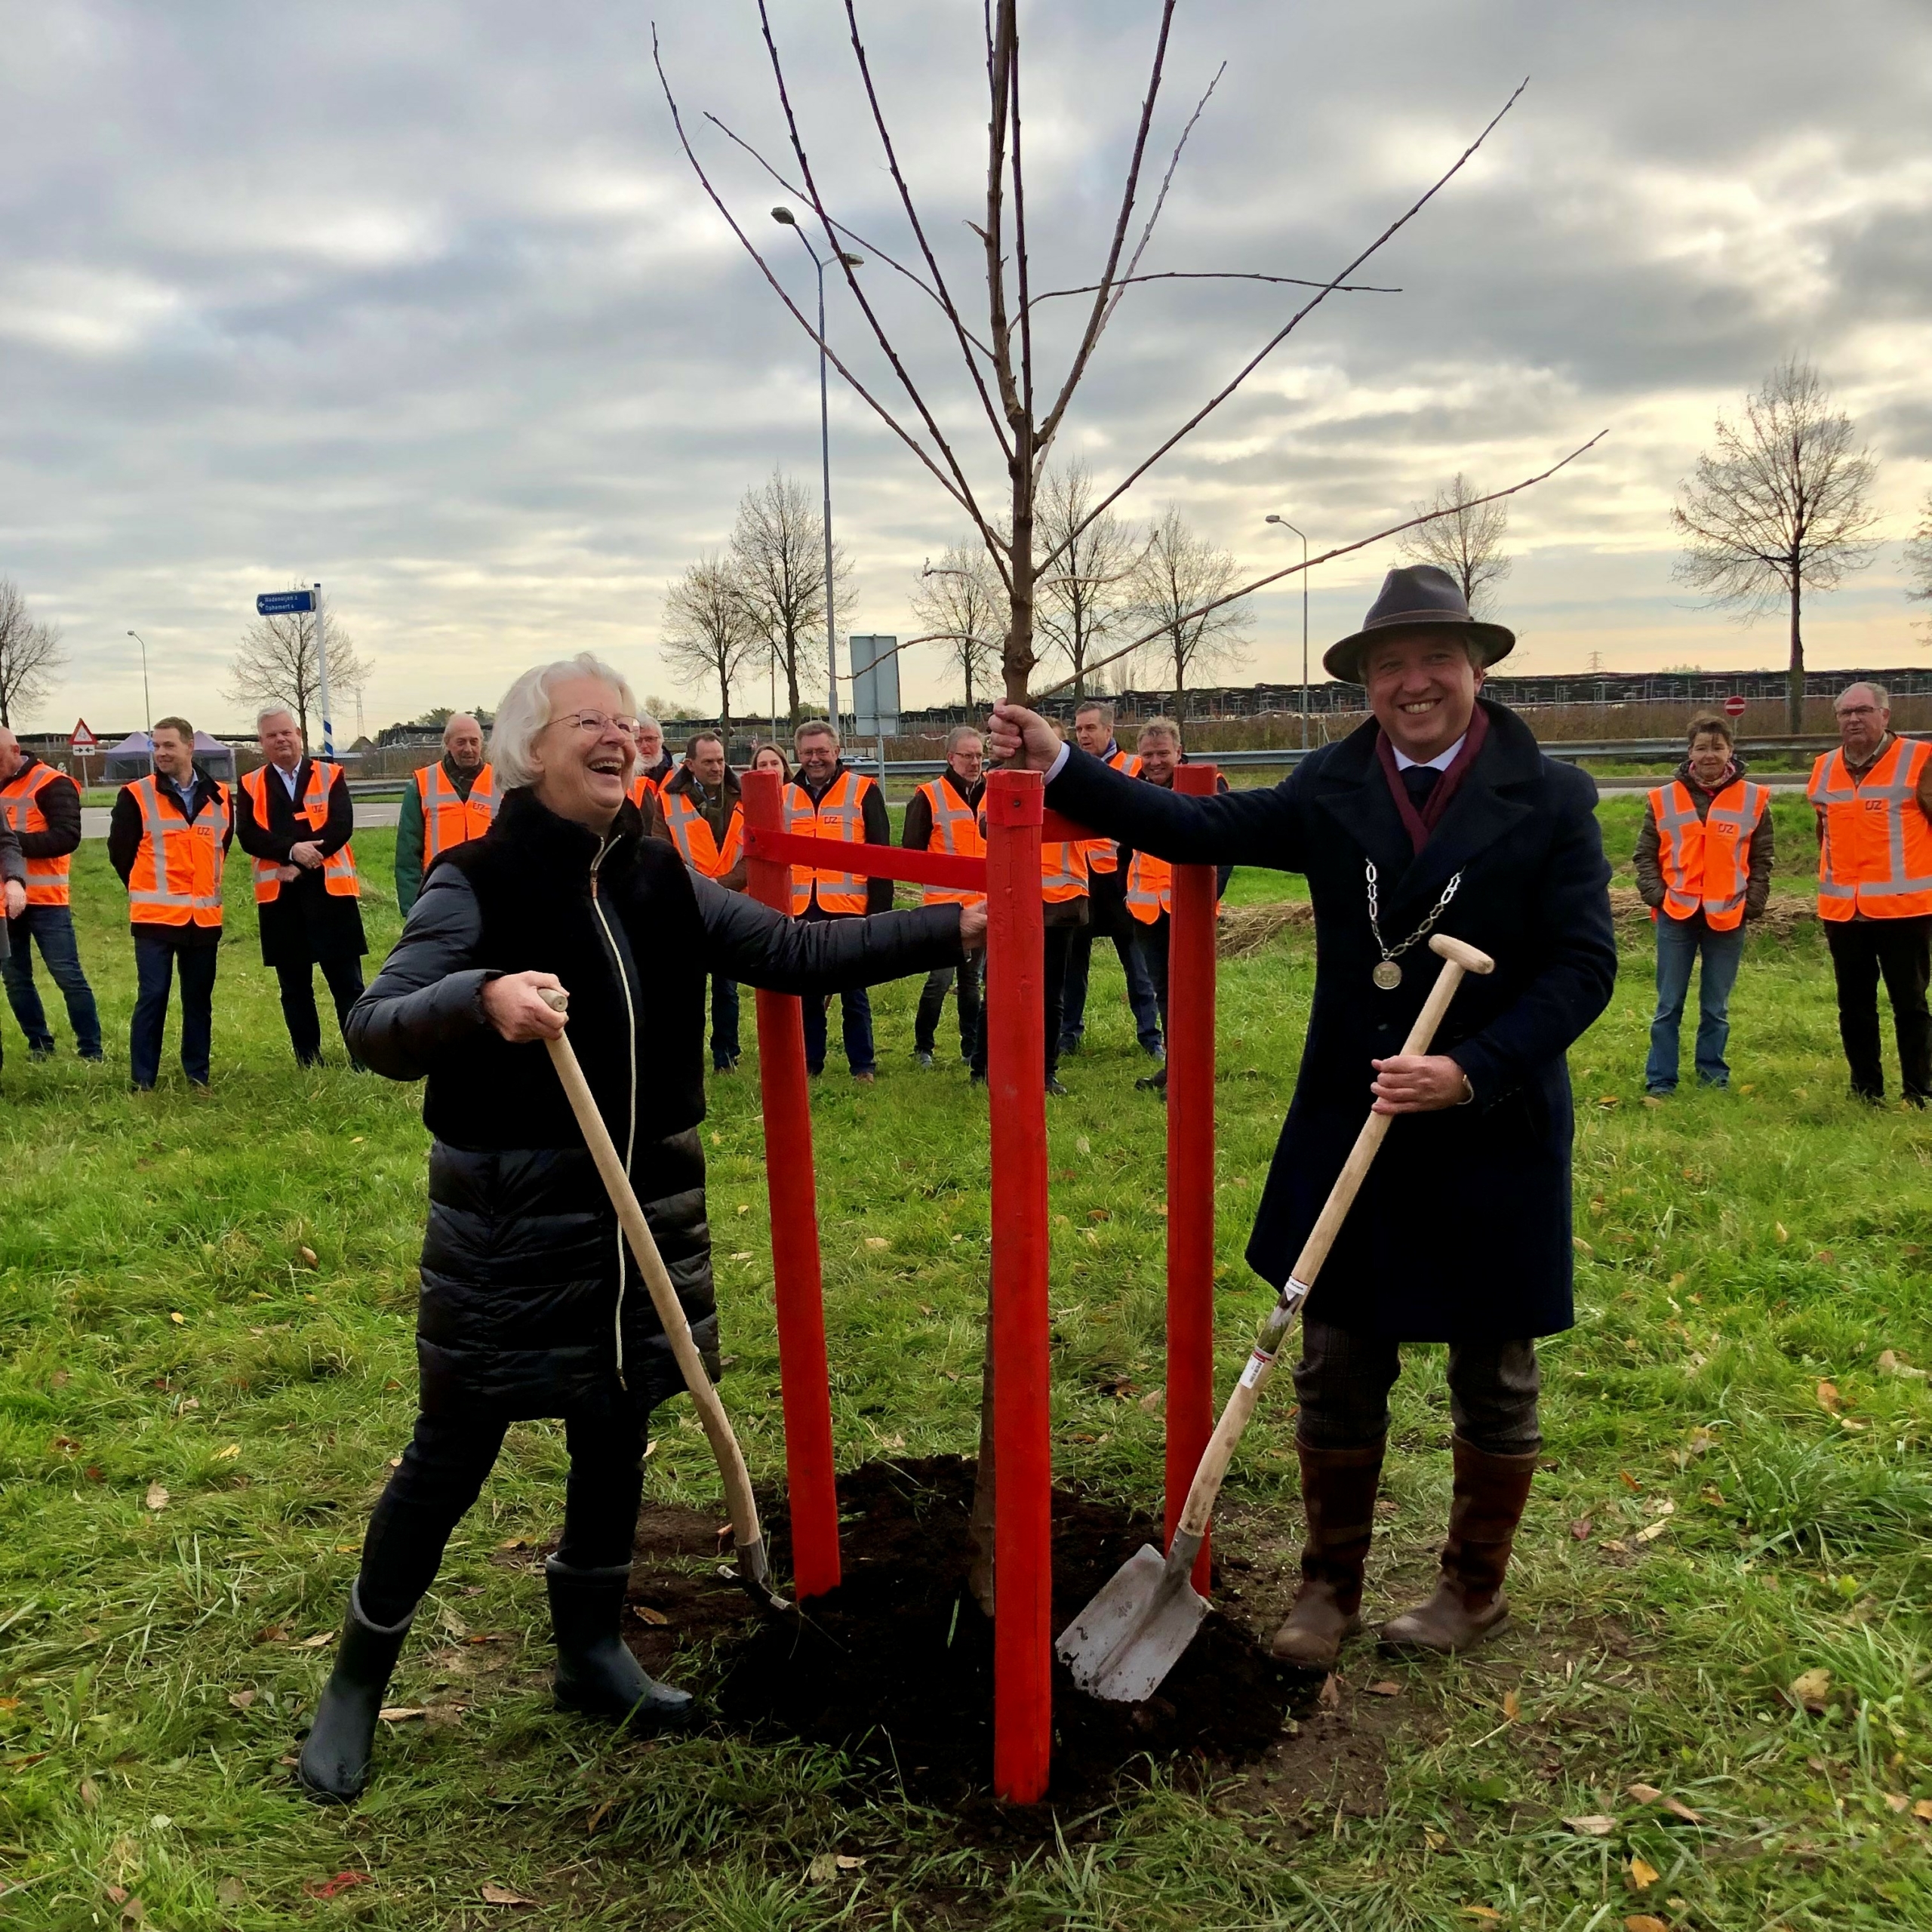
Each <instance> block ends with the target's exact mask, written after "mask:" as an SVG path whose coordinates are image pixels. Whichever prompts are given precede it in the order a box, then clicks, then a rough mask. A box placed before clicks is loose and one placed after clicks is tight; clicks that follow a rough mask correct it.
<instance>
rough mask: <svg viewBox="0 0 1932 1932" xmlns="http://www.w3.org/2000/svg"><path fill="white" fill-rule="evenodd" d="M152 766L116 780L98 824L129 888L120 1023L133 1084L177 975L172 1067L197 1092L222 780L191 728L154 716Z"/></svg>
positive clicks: (207, 1023) (228, 814) (222, 832)
mask: <svg viewBox="0 0 1932 1932" xmlns="http://www.w3.org/2000/svg"><path fill="white" fill-rule="evenodd" d="M150 743H152V746H153V748H154V770H153V771H152V772H150V773H149V774H148V776H147V777H145V778H139V779H137V780H135V781H134V783H132V784H131V785H124V786H122V788H121V792H120V795H119V796H118V798H116V799H115V801H114V816H113V817H112V819H111V820H109V823H108V828H107V862H108V863H109V865H111V866H112V867H113V868H114V869H115V872H118V873H119V874H120V875H121V882H122V884H124V885H125V886H126V888H128V924H129V927H130V928H131V930H132V931H133V934H134V974H135V980H136V984H137V992H136V995H135V999H134V1019H133V1020H132V1022H131V1023H130V1025H129V1026H128V1060H129V1062H130V1069H129V1070H130V1072H131V1074H132V1075H133V1078H134V1088H135V1091H137V1093H146V1092H147V1091H149V1090H150V1089H151V1088H152V1087H153V1085H154V1084H155V1081H156V1080H158V1078H160V1077H161V1042H162V1029H163V1028H164V1027H165V1026H166V1024H167V1020H168V992H169V989H171V986H173V984H174V975H175V972H176V970H177V968H178V969H179V970H180V975H181V1071H182V1072H183V1073H185V1074H186V1075H187V1076H188V1081H189V1084H190V1085H191V1086H192V1087H195V1088H198V1089H201V1090H202V1091H206V1089H207V1087H208V1057H209V1044H210V1041H211V1036H212V1035H213V1032H214V973H215V965H216V962H217V958H218V957H219V954H220V946H221V875H222V868H223V864H224V863H225V862H226V859H227V857H228V848H229V841H231V840H232V838H234V836H235V807H234V801H232V799H231V798H230V797H229V792H228V787H227V786H226V785H224V784H223V783H222V782H221V781H220V779H218V778H211V777H209V775H208V773H206V772H205V771H203V770H202V768H201V767H200V766H199V765H198V764H196V763H195V728H194V727H193V726H192V724H189V722H188V721H187V720H186V718H158V719H156V720H155V726H154V731H153V734H152V738H151V740H150Z"/></svg>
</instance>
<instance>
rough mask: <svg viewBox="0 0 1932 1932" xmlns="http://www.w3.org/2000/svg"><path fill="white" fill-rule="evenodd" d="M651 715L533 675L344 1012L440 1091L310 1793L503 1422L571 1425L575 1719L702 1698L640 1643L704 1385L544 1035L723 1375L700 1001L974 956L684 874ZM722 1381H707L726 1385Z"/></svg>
mask: <svg viewBox="0 0 1932 1932" xmlns="http://www.w3.org/2000/svg"><path fill="white" fill-rule="evenodd" d="M635 708H636V707H635V702H634V700H632V696H631V693H630V691H629V687H628V686H627V685H626V684H625V682H624V681H623V678H621V677H620V676H619V675H617V672H614V671H613V670H611V669H609V668H608V666H605V665H602V664H600V663H598V661H597V660H595V658H593V657H589V656H588V655H586V656H583V657H577V658H575V659H572V660H568V661H565V662H564V663H555V664H549V665H545V666H541V667H540V668H539V669H535V670H532V671H529V672H525V675H523V676H522V677H521V678H518V680H517V681H516V683H515V685H512V687H511V689H510V691H509V695H508V696H507V697H506V698H505V699H504V700H503V706H502V708H501V709H500V711H499V712H498V713H497V721H496V727H495V730H494V735H493V737H492V738H491V748H490V755H491V762H492V763H493V764H494V766H495V768H496V770H497V774H498V780H499V783H500V785H501V786H503V804H502V806H501V808H500V810H499V811H498V813H497V818H496V821H495V823H494V824H493V825H492V826H491V829H490V830H489V832H488V833H487V834H486V835H485V836H484V837H482V838H478V839H473V840H472V841H469V842H468V843H466V844H461V845H458V846H456V847H454V848H452V849H451V851H448V852H446V853H445V854H443V855H442V856H441V857H439V858H438V860H436V862H435V864H434V865H432V866H431V867H430V869H429V872H428V874H427V875H426V878H424V881H423V890H422V892H421V894H420V897H418V898H417V901H416V903H415V906H414V908H413V909H411V913H410V917H409V921H408V925H407V927H406V928H405V930H404V932H403V934H402V937H401V939H400V940H398V942H397V944H396V947H395V951H394V952H392V953H391V954H390V955H389V959H388V961H386V964H384V966H383V970H382V972H381V973H380V975H379V976H378V977H377V979H376V980H375V982H374V984H373V985H371V986H370V988H369V989H368V992H366V993H365V994H364V995H363V996H362V998H361V1000H360V1001H358V1004H356V1006H355V1009H354V1011H352V1014H350V1016H349V1038H350V1041H351V1044H352V1047H353V1049H354V1051H355V1054H357V1056H358V1058H360V1059H361V1060H363V1061H364V1062H365V1063H366V1064H367V1065H368V1066H370V1067H371V1068H373V1069H374V1070H375V1071H376V1072H379V1073H382V1074H385V1075H388V1076H389V1078H392V1079H395V1080H426V1081H427V1083H428V1084H427V1090H426V1095H425V1098H424V1102H423V1118H424V1120H425V1121H426V1124H427V1125H428V1127H429V1131H430V1132H431V1134H432V1136H433V1137H434V1140H433V1143H432V1146H431V1149H430V1153H429V1225H428V1228H427V1230H426V1234H425V1237H424V1241H423V1261H422V1296H421V1302H420V1312H419V1315H418V1320H417V1358H418V1364H419V1368H420V1380H421V1404H420V1414H419V1416H418V1417H417V1423H416V1429H415V1433H414V1438H412V1440H411V1442H410V1444H409V1446H408V1448H407V1449H406V1450H405V1451H404V1452H403V1454H402V1457H401V1460H400V1463H398V1466H397V1467H396V1469H395V1472H394V1474H393V1475H392V1476H391V1477H390V1478H389V1484H388V1487H387V1488H386V1490H385V1491H384V1492H383V1497H382V1499H381V1500H380V1502H378V1503H377V1505H376V1509H375V1512H374V1516H373V1518H371V1522H370V1525H369V1530H368V1536H367V1537H366V1539H365V1542H364V1544H363V1549H362V1561H361V1570H360V1572H359V1574H358V1577H357V1578H356V1581H355V1586H354V1588H353V1589H352V1591H351V1592H350V1596H349V1611H348V1617H347V1620H346V1623H345V1625H344V1628H343V1638H342V1643H341V1647H340V1650H339V1651H338V1652H337V1658H336V1663H335V1668H334V1672H333V1673H332V1674H331V1677H330V1678H329V1682H328V1688H327V1690H325V1693H324V1694H323V1697H322V1699H321V1704H320V1706H319V1707H318V1709H317V1711H316V1713H315V1722H314V1724H313V1727H312V1729H311V1730H310V1733H309V1737H308V1739H307V1740H306V1743H305V1744H304V1746H303V1750H302V1754H301V1757H300V1772H301V1777H302V1781H303V1783H304V1784H305V1785H306V1786H307V1787H308V1788H309V1790H310V1791H311V1792H313V1793H315V1795H318V1797H322V1798H335V1799H347V1798H353V1797H354V1796H355V1795H356V1794H357V1793H358V1792H360V1791H361V1789H362V1786H363V1785H364V1783H365V1781H366V1780H367V1778H368V1768H369V1757H370V1750H371V1742H372V1740H373V1737H374V1730H375V1725H376V1720H377V1712H379V1710H380V1707H381V1705H382V1701H383V1690H384V1687H386V1684H387V1683H388V1681H389V1675H390V1672H391V1671H392V1669H393V1668H394V1666H395V1661H396V1658H397V1656H398V1653H399V1651H401V1646H402V1643H403V1640H404V1638H405V1635H406V1634H407V1632H408V1628H409V1624H410V1621H411V1618H412V1617H414V1614H415V1611H416V1606H417V1603H418V1601H420V1598H421V1597H422V1595H423V1592H425V1591H426V1589H428V1588H429V1585H430V1583H432V1581H433V1580H434V1578H435V1574H436V1571H437V1568H438V1565H439V1564H440V1563H441V1559H442V1554H443V1549H444V1546H445V1543H447V1541H448V1538H449V1536H450V1534H451V1531H453V1530H454V1528H455V1527H456V1524H457V1522H458V1521H459V1520H460V1518H462V1516H463V1513H464V1512H465V1511H466V1510H467V1509H469V1506H470V1505H471V1504H472V1503H474V1502H475V1500H476V1497H477V1495H478V1492H479V1491H480V1490H481V1487H482V1484H483V1481H484V1479H485V1477H486V1476H487V1475H488V1474H489V1472H490V1469H491V1466H492V1464H493V1463H494V1462H495V1460H496V1457H497V1451H498V1450H499V1449H500V1447H501V1446H502V1443H503V1435H504V1432H505V1429H506V1427H507V1426H508V1425H509V1423H512V1422H513V1421H517V1420H524V1419H528V1418H532V1417H561V1418H562V1419H563V1421H564V1424H565V1439H566V1441H567V1443H568V1447H569V1451H570V1463H571V1466H570V1474H569V1478H568V1484H567V1486H566V1489H565V1506H564V1527H563V1537H562V1540H561V1542H560V1543H559V1544H558V1548H557V1550H556V1553H555V1555H553V1556H552V1557H551V1558H550V1559H549V1563H548V1564H547V1565H546V1580H547V1583H548V1586H549V1599H550V1611H551V1622H552V1630H553V1632H554V1634H555V1639H556V1644H557V1672H556V1696H557V1701H558V1703H559V1705H561V1706H565V1707H566V1708H568V1709H575V1710H579V1711H583V1712H589V1713H591V1714H593V1715H599V1716H604V1717H608V1718H616V1719H619V1720H626V1719H627V1720H629V1721H631V1722H632V1724H635V1725H637V1726H638V1727H643V1728H661V1727H668V1726H672V1725H675V1724H681V1723H682V1722H684V1721H687V1720H688V1716H689V1714H690V1708H691V1699H690V1697H688V1695H686V1694H685V1693H684V1692H682V1691H679V1690H672V1689H670V1688H669V1687H666V1686H665V1685H663V1684H657V1683H654V1681H652V1680H651V1678H649V1677H648V1676H647V1675H645V1672H644V1671H643V1669H641V1667H640V1666H639V1665H638V1663H637V1661H636V1660H635V1658H634V1657H632V1655H631V1654H630V1652H629V1651H628V1650H627V1649H626V1647H625V1646H624V1644H623V1641H622V1640H621V1638H620V1635H619V1626H620V1619H621V1617H622V1615H623V1606H624V1599H625V1592H626V1583H627V1582H628V1580H629V1571H630V1561H631V1546H632V1535H633V1533H634V1531H635V1524H636V1520H637V1511H638V1499H639V1496H640V1493H641V1485H642V1470H643V1456H644V1451H645V1442H646V1435H645V1429H646V1424H647V1422H648V1419H649V1417H650V1414H651V1410H652V1408H653V1407H654V1406H655V1404H657V1403H659V1402H661V1401H664V1400H666V1398H668V1397H669V1396H671V1395H675V1394H676V1393H677V1392H678V1391H679V1390H680V1389H682V1387H683V1386H684V1383H683V1380H682V1378H681V1376H680V1375H679V1373H678V1369H677V1367H676V1364H675V1361H673V1359H672V1355H671V1353H670V1349H669V1344H668V1343H667V1341H666V1338H665V1337H664V1335H663V1331H662V1330H661V1328H660V1326H659V1324H658V1321H657V1315H656V1313H655V1312H654V1309H652V1307H651V1300H650V1297H649V1296H648V1294H646V1293H645V1291H644V1289H643V1287H642V1284H641V1283H640V1282H639V1281H638V1279H637V1278H636V1275H635V1270H634V1266H633V1265H632V1263H631V1262H630V1261H629V1260H628V1259H627V1257H626V1254H625V1250H624V1244H623V1236H622V1235H621V1234H620V1231H619V1229H618V1226H617V1219H616V1217H615V1215H614V1213H613V1212H612V1211H611V1207H610V1204H609V1202H608V1198H606V1196H605V1192H604V1189H603V1187H602V1186H601V1183H600V1182H599V1180H598V1177H597V1173H596V1170H595V1167H594V1166H593V1165H592V1161H591V1157H590V1155H589V1152H588V1150H587V1149H586V1147H585V1146H584V1144H583V1137H582V1135H581V1134H580V1132H579V1131H578V1128H577V1122H576V1121H575V1119H574V1117H573V1115H572V1114H571V1110H570V1106H569V1103H568V1101H567V1100H566V1099H565V1095H564V1093H563V1090H562V1088H561V1086H560V1085H559V1084H558V1081H557V1078H556V1076H555V1072H554V1071H553V1069H552V1067H551V1065H550V1062H549V1056H548V1054H546V1051H545V1050H544V1048H543V1041H545V1040H546V1039H547V1038H552V1037H554V1036H555V1035H557V1034H558V1033H559V1032H561V1030H562V1028H563V1025H564V1021H563V1020H562V1018H561V1017H560V1016H559V1015H558V1014H556V1013H555V1012H553V1011H552V1009H551V1008H550V1007H549V1006H548V1005H547V1004H546V1003H545V1002H544V1001H543V998H542V997H541V995H542V994H543V992H545V991H546V989H554V988H556V987H558V986H561V987H564V988H565V989H568V992H569V994H570V1012H569V1025H570V1032H571V1039H572V1041H573V1042H574V1044H575V1047H576V1048H577V1056H578V1057H579V1059H580V1060H581V1061H582V1063H583V1068H584V1072H585V1074H586V1077H587V1078H588V1079H589V1082H590V1086H591V1090H592V1092H593V1094H595V1096H596V1098H597V1101H598V1106H599V1108H600V1109H601V1112H602V1113H603V1115H604V1118H605V1121H606V1122H607V1123H608V1125H609V1127H610V1129H611V1135H612V1137H613V1138H614V1140H615V1141H616V1143H617V1146H618V1147H619V1148H620V1149H621V1150H622V1151H623V1154H624V1157H625V1159H626V1163H627V1165H628V1168H629V1174H630V1177H631V1182H632V1186H633V1187H634V1188H635V1190H636V1192H637V1195H638V1198H639V1199H640V1200H641V1201H642V1202H643V1203H644V1204H645V1217H646V1218H647V1219H648V1221H649V1222H650V1223H651V1232H653V1234H654V1235H655V1236H656V1238H657V1245H658V1247H659V1249H660V1252H661V1253H662V1254H663V1258H664V1263H665V1266H666V1268H667V1269H669V1272H670V1275H671V1279H672V1283H673V1284H674V1285H675V1287H676V1290H677V1292H678V1300H680V1301H681V1303H682V1304H683V1305H684V1308H685V1313H686V1315H688V1317H689V1318H690V1321H691V1328H692V1331H693V1334H694V1336H695V1337H696V1338H697V1343H698V1346H699V1347H700V1349H701V1350H702V1351H703V1352H704V1354H705V1355H706V1359H707V1361H711V1362H712V1363H714V1364H715V1358H716V1356H715V1352H716V1349H717V1346H718V1316H717V1312H716V1309H715V1304H714V1300H713V1295H712V1275H711V1241H710V1234H709V1229H708V1228H707V1226H706V1221H705V1198H704V1155H703V1149H702V1147H701V1145H700V1140H699V1137H698V1135H697V1132H696V1131H695V1130H696V1128H697V1124H698V1123H699V1121H700V1120H702V1119H703V1115H704V1082H703V1040H704V1001H703V994H704V984H705V977H706V974H707V972H709V971H716V972H718V973H719V974H723V975H724V976H727V977H730V978H731V979H734V980H748V981H749V982H750V983H752V985H754V986H769V987H772V988H774V989H777V990H779V991H780V992H792V993H815V992H839V991H842V990H843V989H845V988H846V987H848V986H863V985H866V984H869V983H873V982H875V981H878V980H888V979H896V978H899V977H903V975H906V974H911V973H922V972H924V971H928V970H929V969H930V968H933V967H935V966H939V965H945V964H957V963H958V961H959V959H960V958H961V956H962V948H963V947H964V946H977V944H978V943H980V939H981V937H982V936H983V932H984V918H983V915H982V914H980V913H978V912H977V910H975V909H967V910H965V911H964V912H962V911H961V909H960V908H958V907H956V906H938V907H931V908H922V909H919V910H918V911H915V912H886V913H882V914H880V915H877V916H875V917H874V918H869V919H865V920H846V921H832V922H829V923H825V924H811V925H808V924H799V923H795V922H794V921H791V920H789V919H787V918H785V917H784V916H783V915H782V914H780V913H777V912H773V911H771V909H768V908H767V907H765V906H761V905H759V904H758V903H756V902H755V900H751V899H749V898H747V897H745V896H744V895H743V894H739V893H732V892H727V891H724V889H723V888H721V887H720V886H718V885H717V884H715V883H714V882H713V881H711V880H709V879H707V878H703V877H701V876H700V875H697V874H696V873H694V872H691V870H690V869H688V867H687V866H685V863H684V862H683V861H682V860H681V858H680V857H678V853H677V851H676V849H675V847H673V846H671V845H669V844H665V843H663V841H660V840H656V839H652V838H646V837H645V836H644V835H643V829H642V822H641V820H640V818H639V817H638V811H637V808H636V807H635V805H634V804H632V803H631V802H630V801H629V799H628V798H626V795H625V794H626V783H627V781H628V780H629V778H630V777H631V775H632V767H633V765H634V764H635V760H636V748H635V742H634V740H633V737H632V727H633V716H632V714H633V713H634V712H635ZM714 1372H715V1371H714Z"/></svg>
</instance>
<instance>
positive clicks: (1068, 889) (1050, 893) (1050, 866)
mask: <svg viewBox="0 0 1932 1932" xmlns="http://www.w3.org/2000/svg"><path fill="white" fill-rule="evenodd" d="M1040 891H1041V897H1043V898H1044V900H1046V902H1047V903H1048V905H1049V906H1060V905H1064V904H1065V903H1066V901H1067V900H1069V899H1084V898H1085V897H1087V841H1085V840H1084V839H1076V838H1061V839H1056V840H1055V841H1053V842H1052V843H1051V844H1045V845H1042V846H1041V848H1040Z"/></svg>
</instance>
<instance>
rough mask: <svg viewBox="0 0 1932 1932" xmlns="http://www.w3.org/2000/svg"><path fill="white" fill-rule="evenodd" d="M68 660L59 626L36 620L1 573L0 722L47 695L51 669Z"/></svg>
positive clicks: (17, 589)
mask: <svg viewBox="0 0 1932 1932" xmlns="http://www.w3.org/2000/svg"><path fill="white" fill-rule="evenodd" d="M66 661H67V652H66V647H65V646H64V645H63V644H62V643H61V641H60V626H59V625H58V624H56V623H35V620H33V618H32V617H30V616H29V614H28V612H27V600H26V598H25V597H23V595H21V594H20V586H19V585H18V584H17V583H15V582H14V580H13V579H12V578H11V577H0V724H5V725H6V726H7V727H8V728H9V729H11V728H12V726H13V724H14V714H15V713H16V712H20V713H22V714H24V713H26V712H29V711H31V710H32V709H33V708H34V706H35V705H37V704H38V703H39V702H40V701H41V700H42V698H44V697H45V696H46V695H47V690H48V685H51V683H52V682H53V681H54V672H56V671H57V670H59V669H60V668H61V666H63V665H64V664H65V663H66Z"/></svg>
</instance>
